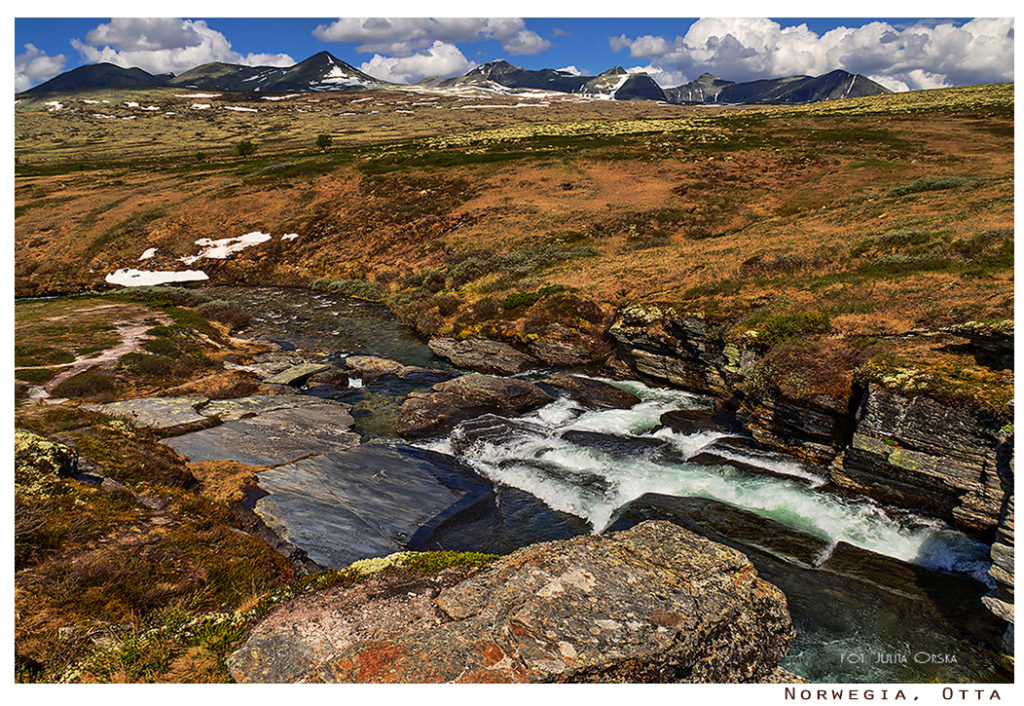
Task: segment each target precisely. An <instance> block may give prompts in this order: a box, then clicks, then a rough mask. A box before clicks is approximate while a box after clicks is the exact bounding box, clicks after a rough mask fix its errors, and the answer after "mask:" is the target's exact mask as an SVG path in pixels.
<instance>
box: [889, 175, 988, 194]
mask: <svg viewBox="0 0 1024 706" xmlns="http://www.w3.org/2000/svg"><path fill="white" fill-rule="evenodd" d="M969 182H970V179H967V178H965V177H922V178H921V179H918V180H917V181H915V182H912V183H910V184H904V185H903V186H896V187H893V188H892V189H889V196H906V195H907V194H917V193H920V192H922V191H942V190H944V189H955V188H957V187H958V186H963V185H964V184H967V183H969Z"/></svg>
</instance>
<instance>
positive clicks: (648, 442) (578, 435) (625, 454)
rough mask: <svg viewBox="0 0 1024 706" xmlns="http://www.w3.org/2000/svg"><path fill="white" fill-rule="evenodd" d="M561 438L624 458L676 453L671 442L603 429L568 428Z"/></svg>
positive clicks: (667, 456)
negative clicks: (608, 431)
mask: <svg viewBox="0 0 1024 706" xmlns="http://www.w3.org/2000/svg"><path fill="white" fill-rule="evenodd" d="M562 438H563V439H565V440H566V441H568V442H569V443H572V444H576V445H577V446H585V447H590V448H593V449H597V450H598V451H601V452H602V453H606V454H608V455H610V456H616V457H619V458H624V459H628V458H637V457H638V456H645V457H650V458H668V459H671V458H673V457H674V456H675V455H676V454H675V453H674V452H673V447H672V445H671V444H669V443H668V442H667V441H664V440H663V439H655V438H652V437H642V436H618V435H616V434H608V433H605V432H603V431H587V430H585V429H570V430H568V431H566V432H563V433H562Z"/></svg>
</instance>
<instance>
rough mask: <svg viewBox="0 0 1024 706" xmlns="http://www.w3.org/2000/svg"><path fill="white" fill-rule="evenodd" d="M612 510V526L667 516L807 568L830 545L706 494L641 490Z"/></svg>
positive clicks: (744, 549)
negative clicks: (685, 495) (683, 495)
mask: <svg viewBox="0 0 1024 706" xmlns="http://www.w3.org/2000/svg"><path fill="white" fill-rule="evenodd" d="M616 514H617V515H618V517H617V519H616V522H615V523H614V524H613V525H612V528H611V529H612V530H615V529H623V528H626V527H632V526H634V525H636V524H638V523H640V522H644V521H646V520H652V519H660V520H668V521H670V522H673V523H675V524H677V525H679V526H681V527H685V528H686V529H688V530H690V531H691V532H696V533H698V534H700V535H702V536H704V537H707V538H708V539H711V540H712V541H715V542H721V543H723V544H727V545H728V546H731V547H734V548H736V549H738V550H740V551H742V552H744V553H748V552H749V551H750V550H752V549H755V550H757V551H759V552H764V553H766V554H770V555H771V556H773V557H776V558H778V559H782V560H783V561H786V562H788V563H791V564H796V565H797V566H803V567H807V568H810V567H815V566H817V565H818V564H819V563H820V562H821V561H822V560H823V559H824V558H825V557H826V556H827V555H828V553H829V550H830V549H831V543H830V542H828V541H826V540H824V539H820V538H818V537H814V536H812V535H810V534H805V533H803V532H800V531H798V530H794V529H790V528H789V527H786V526H785V525H783V524H780V523H778V522H775V521H774V520H769V519H767V518H764V517H759V516H758V515H755V514H754V513H752V512H747V511H746V510H742V509H740V508H737V507H733V506H731V505H726V504H725V503H721V502H718V501H716V500H709V499H707V498H681V497H676V496H673V495H662V494H660V493H645V494H644V495H641V496H640V497H639V498H637V499H636V500H633V501H631V502H629V503H628V504H626V505H625V506H623V507H622V508H621V509H620V510H619V511H618V512H617V513H616Z"/></svg>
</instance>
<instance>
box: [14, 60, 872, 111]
mask: <svg viewBox="0 0 1024 706" xmlns="http://www.w3.org/2000/svg"><path fill="white" fill-rule="evenodd" d="M393 85H395V84H391V83H388V82H387V81H382V80H380V79H377V78H374V77H373V76H370V75H369V74H367V73H364V72H363V71H360V70H359V69H357V68H356V67H354V66H352V65H351V64H348V63H346V62H344V61H342V60H341V59H339V58H337V57H336V56H334V55H333V54H331V53H330V52H327V51H322V52H319V53H317V54H314V55H313V56H311V57H309V58H307V59H305V60H303V61H300V62H299V63H297V64H294V65H293V66H289V67H283V66H243V65H240V64H227V63H224V62H211V63H209V64H203V65H202V66H197V67H195V68H194V69H190V70H188V71H186V72H184V73H182V74H180V75H178V76H172V75H170V74H162V75H153V74H150V73H147V72H146V71H143V70H142V69H139V68H130V69H126V68H122V67H120V66H115V65H114V64H89V65H86V66H80V67H78V68H76V69H72V70H71V71H67V72H65V73H62V74H60V75H58V76H55V77H54V78H52V79H50V80H49V81H47V82H45V83H43V84H40V85H39V86H36V87H35V88H31V89H29V90H27V91H25V92H24V93H25V94H40V93H58V92H62V93H68V92H74V91H86V90H97V89H118V88H153V87H160V86H176V87H181V88H193V89H203V90H215V91H237V92H248V93H302V92H307V91H339V90H359V89H370V88H384V87H388V86H393ZM415 85H419V86H424V87H435V88H458V87H464V86H465V87H474V86H475V87H479V88H489V89H494V88H495V87H503V88H508V89H512V90H513V91H515V90H543V91H555V92H557V93H572V94H577V95H580V96H584V97H590V98H605V99H614V100H657V101H667V102H669V103H677V104H714V103H717V104H730V103H813V102H817V101H825V100H835V99H838V98H852V97H858V96H869V95H877V94H881V93H889V92H890V91H889V89H887V88H885V87H884V86H881V85H880V84H878V83H875V82H874V81H872V80H871V79H869V78H867V77H865V76H862V75H861V74H851V73H849V72H847V71H843V70H840V69H837V70H835V71H830V72H829V73H827V74H823V75H821V76H785V77H782V78H771V79H759V80H756V81H746V82H743V83H736V82H733V81H727V80H725V79H721V78H718V77H716V76H713V75H711V74H709V73H704V74H701V75H700V76H699V77H698V78H697V79H696V80H695V81H691V82H690V83H686V84H683V85H681V86H676V87H675V88H665V89H663V88H661V86H659V85H658V84H657V83H656V82H655V81H654V79H652V78H651V77H650V76H648V75H647V74H646V73H629V72H627V71H626V70H625V69H624V68H622V67H621V66H614V67H612V68H610V69H608V70H607V71H603V72H601V73H600V74H598V75H597V76H580V75H576V74H572V73H569V72H568V71H560V70H557V69H538V70H534V69H524V68H522V67H520V66H516V65H514V64H511V63H509V62H507V61H491V62H488V63H486V64H483V65H482V66H478V67H476V68H475V69H473V70H472V71H469V72H468V73H466V74H465V75H464V76H458V77H455V78H440V77H432V78H428V79H424V80H423V81H420V82H419V84H415Z"/></svg>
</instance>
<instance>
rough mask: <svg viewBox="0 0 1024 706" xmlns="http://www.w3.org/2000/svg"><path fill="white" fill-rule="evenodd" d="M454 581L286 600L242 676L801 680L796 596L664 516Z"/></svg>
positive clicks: (246, 656) (244, 651)
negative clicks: (786, 663)
mask: <svg viewBox="0 0 1024 706" xmlns="http://www.w3.org/2000/svg"><path fill="white" fill-rule="evenodd" d="M456 581H457V582H455V583H454V584H453V583H452V581H451V580H448V581H446V580H445V578H444V574H443V573H442V574H441V575H439V576H438V577H436V578H434V579H426V578H423V577H417V578H416V579H415V580H413V579H411V578H410V577H409V575H408V574H403V573H396V574H380V575H378V576H377V577H376V578H374V579H371V580H370V581H369V582H366V583H363V584H358V585H355V586H339V587H335V588H332V589H328V590H327V591H324V592H321V593H314V594H309V595H306V596H302V597H300V598H298V599H295V600H293V601H291V602H289V603H286V604H284V605H282V606H281V607H279V608H277V609H276V610H275V611H273V612H272V613H271V614H270V615H268V616H267V617H266V618H265V619H264V620H263V621H262V622H261V623H259V624H258V625H257V626H256V627H255V628H254V630H253V632H252V634H251V636H250V637H249V639H248V640H247V641H246V642H245V643H244V644H243V645H242V647H241V648H240V649H238V650H237V651H236V652H234V653H232V654H231V655H230V656H229V657H228V659H227V664H228V668H229V670H230V671H231V674H232V676H233V677H234V678H235V679H236V680H237V681H242V682H392V683H454V682H469V683H486V682H491V683H494V682H691V683H695V682H704V683H708V682H711V683H738V682H771V683H777V682H779V681H799V679H797V678H794V677H793V676H792V675H790V674H788V673H786V672H785V671H784V670H781V669H779V668H778V662H779V659H780V658H782V656H783V655H785V654H786V651H787V649H788V646H789V642H790V640H791V639H792V636H793V627H792V623H791V621H790V617H789V612H788V610H787V607H786V599H785V597H784V596H783V594H782V592H781V591H779V590H778V589H777V588H776V587H775V586H773V585H771V584H769V583H767V582H766V581H764V580H762V579H760V578H759V577H758V575H757V572H756V571H755V570H754V567H753V565H752V564H751V563H750V561H749V560H748V559H747V558H746V557H745V556H744V555H743V554H741V553H740V552H738V551H736V550H733V549H729V548H727V547H724V546H722V545H720V544H716V543H714V542H712V541H710V540H707V539H705V538H703V537H700V536H699V535H697V534H694V533H692V532H690V531H688V530H684V529H682V528H680V527H677V526H676V525H673V524H671V523H668V522H663V521H650V522H644V523H641V524H639V525H637V526H636V527H634V528H632V529H629V530H626V531H623V532H617V533H613V534H609V535H604V536H584V537H576V538H573V539H567V540H561V541H556V542H546V543H541V544H534V545H531V546H529V547H526V548H523V549H520V550H519V551H516V552H514V553H513V554H510V555H508V556H505V557H502V558H501V559H498V560H496V561H495V562H494V563H493V564H491V565H490V567H488V568H487V569H485V570H483V571H480V572H479V573H476V574H474V575H471V576H469V577H468V578H465V579H462V580H457V579H456Z"/></svg>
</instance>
